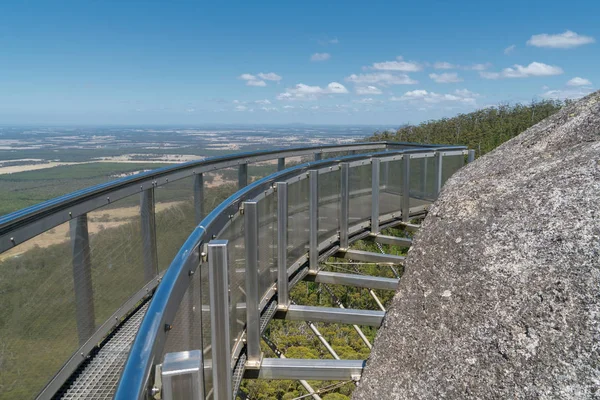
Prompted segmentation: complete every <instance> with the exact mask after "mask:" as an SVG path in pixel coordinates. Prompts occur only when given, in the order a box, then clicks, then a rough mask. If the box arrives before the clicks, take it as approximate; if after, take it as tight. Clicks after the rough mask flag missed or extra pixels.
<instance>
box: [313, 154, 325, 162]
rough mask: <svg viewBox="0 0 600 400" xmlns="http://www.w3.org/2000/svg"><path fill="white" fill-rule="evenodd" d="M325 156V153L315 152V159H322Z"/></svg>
mask: <svg viewBox="0 0 600 400" xmlns="http://www.w3.org/2000/svg"><path fill="white" fill-rule="evenodd" d="M321 158H323V153H315V161H321Z"/></svg>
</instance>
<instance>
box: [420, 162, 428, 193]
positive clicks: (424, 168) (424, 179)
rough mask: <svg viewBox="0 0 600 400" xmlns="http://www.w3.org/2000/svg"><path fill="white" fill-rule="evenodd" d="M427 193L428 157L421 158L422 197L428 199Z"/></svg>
mask: <svg viewBox="0 0 600 400" xmlns="http://www.w3.org/2000/svg"><path fill="white" fill-rule="evenodd" d="M426 191H427V157H423V158H421V190H420V192H421V193H420V197H426V194H425V192H426Z"/></svg>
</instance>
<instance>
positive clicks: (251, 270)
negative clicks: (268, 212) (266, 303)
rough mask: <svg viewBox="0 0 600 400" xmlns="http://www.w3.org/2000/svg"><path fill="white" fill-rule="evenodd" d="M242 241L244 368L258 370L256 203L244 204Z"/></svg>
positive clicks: (247, 202) (259, 359)
mask: <svg viewBox="0 0 600 400" xmlns="http://www.w3.org/2000/svg"><path fill="white" fill-rule="evenodd" d="M244 224H245V230H244V236H245V238H244V240H245V247H246V339H247V342H246V355H247V357H248V359H247V361H246V366H247V367H249V368H259V367H260V361H261V352H260V312H259V310H258V303H259V296H260V294H259V292H258V290H259V289H258V203H257V202H256V201H246V202H244Z"/></svg>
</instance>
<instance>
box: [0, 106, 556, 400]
mask: <svg viewBox="0 0 600 400" xmlns="http://www.w3.org/2000/svg"><path fill="white" fill-rule="evenodd" d="M562 106H563V103H560V102H555V101H545V102H538V103H532V104H530V105H513V106H508V105H502V106H498V107H491V108H486V109H482V110H479V111H475V112H473V113H470V114H461V115H458V116H456V117H453V118H448V119H442V120H436V121H428V122H424V123H422V124H419V125H417V126H404V127H402V128H400V129H398V130H397V131H396V132H377V133H375V134H374V135H373V136H372V137H371V138H369V140H391V141H393V140H397V141H410V142H423V143H439V144H460V145H467V146H468V147H469V148H472V149H475V150H476V151H477V154H478V156H480V155H483V154H485V153H487V152H489V151H491V150H493V149H494V148H495V147H496V146H498V145H499V144H501V143H503V142H504V141H506V140H509V139H510V138H512V137H515V136H516V135H518V134H519V133H520V132H522V131H524V130H525V129H527V128H528V127H530V126H531V125H533V124H535V123H537V122H539V121H540V120H542V119H544V118H546V117H547V116H549V115H551V114H553V113H555V112H556V111H558V110H559V109H560V107H562ZM83 167H84V168H83V169H81V168H77V169H73V168H68V167H56V168H53V169H50V170H47V171H44V172H42V171H31V172H23V173H19V174H12V175H10V176H5V177H2V178H0V185H2V188H3V190H2V191H0V215H2V214H4V213H5V212H9V211H13V210H16V209H19V208H21V207H25V206H27V205H31V204H35V203H37V202H40V201H44V200H47V199H49V198H52V197H54V196H57V195H60V194H64V193H68V192H71V191H73V190H76V189H80V188H82V187H87V186H89V185H92V184H96V183H100V182H104V181H107V180H109V179H110V175H112V174H114V173H117V172H119V173H123V172H128V171H136V170H140V169H145V168H148V167H149V165H148V164H143V163H140V164H128V165H126V166H123V165H119V166H117V165H112V164H109V163H106V164H102V165H98V164H86V165H85V166H83ZM152 167H157V165H156V164H153V165H152ZM275 168H276V167H275V166H270V165H269V166H254V167H250V168H249V175H250V177H251V180H254V179H258V178H259V177H261V176H265V175H268V174H270V173H272V172H274V171H275ZM222 175H223V177H224V178H225V179H226V180H235V179H236V171H235V170H229V171H225V172H224V173H223V174H222ZM211 179H214V176H207V179H206V181H207V182H210V181H211ZM192 188H193V185H192V181H191V180H189V179H187V178H186V179H183V180H181V181H178V182H174V183H172V184H169V185H166V186H165V189H157V191H156V199H157V202H159V203H160V202H163V203H169V204H171V205H170V206H168V207H167V208H166V209H164V210H163V211H161V212H159V213H157V216H156V224H157V237H158V243H159V247H158V257H159V264H160V268H161V269H164V268H166V267H167V266H168V265H169V263H170V261H171V260H172V259H173V257H174V256H175V254H176V252H177V250H178V249H179V247H180V246H181V244H182V243H183V242H184V240H185V239H186V237H187V235H188V234H189V233H190V232H191V231H192V229H193V218H190V217H189V216H190V215H193V206H192V202H191V199H192V196H193V191H192ZM235 190H236V187H235V185H233V184H226V185H223V186H219V187H216V188H211V189H210V190H207V191H206V192H207V195H206V198H205V211H206V212H208V211H209V210H211V209H213V208H214V207H215V206H216V205H218V204H219V203H220V202H221V201H223V200H224V199H225V198H226V197H227V196H228V195H230V194H231V193H233V192H234V191H235ZM173 202H177V203H173ZM116 203H119V205H111V207H117V206H122V207H124V206H131V205H134V204H139V197H138V196H132V197H131V198H128V199H124V200H122V201H120V202H116ZM386 234H389V235H394V236H410V234H409V233H407V232H405V231H403V230H399V229H390V230H389V231H387V232H386ZM161 238H163V239H164V238H168V240H166V239H165V240H161ZM90 242H91V243H90V246H91V253H92V254H91V257H92V265H93V268H94V270H93V285H94V293H95V296H96V297H95V317H96V323H97V325H99V324H101V323H102V322H104V320H106V318H108V316H109V315H110V313H111V312H112V311H113V310H115V309H116V308H117V307H118V306H119V305H121V304H122V303H123V302H124V301H125V300H126V299H127V297H128V296H130V295H131V294H132V293H134V292H135V291H136V290H137V289H138V288H139V287H141V286H142V283H143V268H142V262H143V261H142V258H143V257H142V250H141V234H140V224H139V219H131V220H128V221H127V223H124V224H119V225H118V226H117V227H113V228H109V229H108V228H107V229H104V230H101V231H99V232H97V233H95V234H93V235H91V237H90ZM353 248H356V249H362V250H368V251H372V252H379V251H380V249H379V248H378V247H377V246H376V245H375V244H374V243H373V242H370V241H358V242H356V243H354V244H353ZM108 249H109V250H108ZM383 250H384V251H385V252H387V253H389V254H404V252H405V251H406V249H401V248H394V247H388V246H383ZM70 251H71V250H70V244H69V242H68V236H67V237H66V238H65V241H64V242H62V243H58V244H53V245H51V246H48V247H45V248H39V247H36V248H33V249H31V250H28V251H26V252H24V253H22V254H20V255H19V256H15V257H11V258H6V259H1V258H0V270H1V271H2V274H1V275H0V303H1V304H2V306H1V307H0V399H14V398H32V397H33V396H35V394H36V393H37V392H38V391H39V390H40V389H41V387H42V386H43V385H44V383H45V382H47V380H48V379H49V378H50V377H51V376H52V375H53V373H54V372H55V371H56V370H57V369H58V368H59V367H60V366H61V365H62V363H63V362H64V361H65V360H66V359H67V358H68V357H69V355H70V354H72V353H73V351H75V350H76V348H77V333H76V327H75V320H74V296H73V280H72V271H71V268H72V266H71V254H70ZM323 267H324V268H325V269H327V270H331V271H338V272H349V273H359V274H369V275H378V276H386V277H394V276H397V275H396V274H398V275H400V274H401V273H402V271H401V269H396V270H394V269H392V268H390V267H389V266H378V265H375V264H368V263H350V262H348V260H343V259H336V258H330V259H328V260H327V261H326V262H325V263H324V264H323ZM375 293H376V295H377V297H378V298H379V299H380V300H381V302H382V303H383V305H384V307H387V306H388V305H389V302H390V301H391V299H392V296H393V293H392V292H390V291H379V290H377V291H375ZM291 297H292V300H293V301H295V302H296V303H298V304H304V305H322V306H335V305H336V302H337V301H339V302H341V303H343V304H344V306H346V307H348V308H362V309H372V310H376V309H379V308H378V305H377V303H376V302H375V300H374V298H373V297H372V294H371V293H370V292H369V291H368V290H366V289H358V288H349V287H341V286H340V287H338V286H334V285H324V284H316V283H311V282H300V283H299V284H298V285H297V286H296V287H295V288H294V289H293V290H292V293H291ZM317 326H318V329H319V330H320V332H321V334H322V335H323V337H324V338H325V339H326V340H327V341H328V342H329V343H330V344H331V346H332V347H333V349H334V350H335V352H336V353H337V354H338V355H339V357H340V358H342V359H365V358H367V357H368V355H369V349H368V347H367V345H366V344H365V343H364V341H363V340H361V338H360V336H359V335H358V333H357V331H356V330H355V328H353V327H352V326H345V325H337V324H324V323H319V324H317ZM360 328H361V330H362V332H363V333H364V335H365V336H366V338H367V339H368V340H369V342H370V343H373V340H374V338H375V335H376V333H377V329H375V328H372V327H360ZM266 336H267V337H268V338H269V340H270V341H271V342H273V343H274V345H275V346H276V347H277V349H278V350H279V351H281V352H282V353H283V354H284V355H285V356H286V357H289V358H296V357H298V358H331V357H332V356H331V355H330V354H329V353H328V352H327V350H326V349H325V347H324V346H323V345H322V344H321V343H320V342H319V341H318V339H317V338H316V337H315V336H314V335H313V334H312V332H311V330H310V329H309V327H308V326H307V324H306V323H304V322H302V323H300V322H289V321H279V320H276V321H272V322H271V323H270V324H269V326H268V329H267V332H266ZM42 349H43V351H42ZM263 350H264V352H265V356H266V357H276V355H275V354H274V353H273V351H272V350H271V349H270V348H269V346H267V345H266V344H265V343H263ZM309 384H310V385H311V386H312V387H313V388H314V389H315V390H322V392H321V393H320V396H321V397H322V398H323V399H324V400H347V399H349V396H350V395H351V393H352V390H353V388H354V384H353V383H352V382H340V383H335V382H309ZM306 394H307V392H306V390H305V389H304V388H303V387H302V386H301V385H300V384H299V382H298V381H266V380H262V381H254V380H245V381H243V383H242V387H241V390H240V393H239V396H238V397H239V398H240V399H268V400H281V399H285V400H292V399H296V398H300V397H302V396H306ZM303 398H304V397H303Z"/></svg>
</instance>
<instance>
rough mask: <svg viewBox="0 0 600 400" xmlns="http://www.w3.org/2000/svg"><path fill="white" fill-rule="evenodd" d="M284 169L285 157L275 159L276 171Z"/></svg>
mask: <svg viewBox="0 0 600 400" xmlns="http://www.w3.org/2000/svg"><path fill="white" fill-rule="evenodd" d="M284 169H285V157H281V158H278V159H277V171H278V172H279V171H283V170H284Z"/></svg>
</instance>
